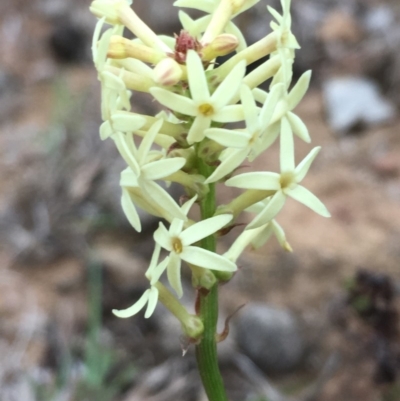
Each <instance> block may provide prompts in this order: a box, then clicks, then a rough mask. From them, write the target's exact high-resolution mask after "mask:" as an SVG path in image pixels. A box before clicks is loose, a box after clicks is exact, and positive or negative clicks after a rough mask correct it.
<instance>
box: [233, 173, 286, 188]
mask: <svg viewBox="0 0 400 401" xmlns="http://www.w3.org/2000/svg"><path fill="white" fill-rule="evenodd" d="M279 178H280V174H277V173H271V172H254V173H244V174H240V175H237V176H235V177H232V178H230V179H229V180H228V181H226V182H225V185H227V186H228V187H237V188H246V189H261V190H274V189H276V190H278V189H280V188H281V186H280V183H279Z"/></svg>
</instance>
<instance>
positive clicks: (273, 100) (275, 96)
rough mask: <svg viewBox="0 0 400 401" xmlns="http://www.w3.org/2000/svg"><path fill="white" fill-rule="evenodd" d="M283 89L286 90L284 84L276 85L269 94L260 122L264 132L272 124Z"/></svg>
mask: <svg viewBox="0 0 400 401" xmlns="http://www.w3.org/2000/svg"><path fill="white" fill-rule="evenodd" d="M283 89H284V86H283V84H277V85H275V86H274V87H273V88H272V89H271V91H270V93H269V94H268V96H267V98H266V100H265V102H264V104H263V107H262V108H261V111H260V122H261V126H262V129H263V130H264V129H266V128H267V127H268V125H269V123H270V122H271V119H272V116H273V114H274V111H275V108H276V105H277V104H278V101H279V98H280V97H281V96H282V92H283ZM253 93H254V92H253Z"/></svg>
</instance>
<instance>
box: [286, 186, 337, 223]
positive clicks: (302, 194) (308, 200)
mask: <svg viewBox="0 0 400 401" xmlns="http://www.w3.org/2000/svg"><path fill="white" fill-rule="evenodd" d="M287 194H288V196H290V197H291V198H293V199H296V200H297V201H298V202H300V203H302V204H303V205H305V206H307V207H309V208H310V209H311V210H313V211H314V212H315V213H318V214H320V215H321V216H324V217H331V214H330V213H329V211H328V209H327V208H326V206H325V205H324V204H323V203H322V202H321V201H320V200H319V199H318V198H317V197H316V196H315V195H314V194H313V193H312V192H310V191H309V190H308V189H306V188H304V187H303V186H301V185H296V187H295V188H293V189H290V190H289V191H287Z"/></svg>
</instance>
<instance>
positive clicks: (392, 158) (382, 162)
mask: <svg viewBox="0 0 400 401" xmlns="http://www.w3.org/2000/svg"><path fill="white" fill-rule="evenodd" d="M372 168H373V169H374V171H375V172H376V173H377V174H378V175H380V176H382V177H395V176H397V175H398V173H399V171H400V160H399V157H398V155H397V154H396V153H394V152H393V153H390V152H388V153H385V154H384V155H381V156H379V157H377V158H375V159H374V160H373V161H372Z"/></svg>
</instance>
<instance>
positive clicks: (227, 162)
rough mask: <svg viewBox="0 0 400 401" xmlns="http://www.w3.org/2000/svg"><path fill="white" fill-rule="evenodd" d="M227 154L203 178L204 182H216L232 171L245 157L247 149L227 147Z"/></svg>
mask: <svg viewBox="0 0 400 401" xmlns="http://www.w3.org/2000/svg"><path fill="white" fill-rule="evenodd" d="M226 152H227V153H228V152H229V153H228V156H226V157H224V159H223V160H222V162H221V164H220V165H219V166H218V167H217V168H216V169H215V170H214V172H213V173H212V174H211V175H210V176H209V177H208V178H207V179H206V180H205V182H204V183H205V184H209V183H211V182H216V181H218V180H220V179H221V178H223V177H225V176H227V175H228V174H230V173H232V171H233V170H235V168H236V167H238V166H240V165H241V164H242V163H243V161H244V160H245V159H246V156H247V154H248V153H249V149H248V148H245V149H227V150H226Z"/></svg>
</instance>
